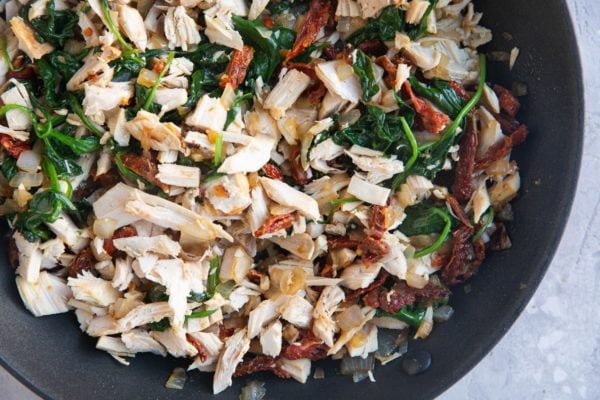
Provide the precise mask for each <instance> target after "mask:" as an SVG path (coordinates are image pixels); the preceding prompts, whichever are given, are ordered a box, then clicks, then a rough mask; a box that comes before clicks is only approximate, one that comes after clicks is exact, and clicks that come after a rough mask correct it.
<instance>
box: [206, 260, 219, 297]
mask: <svg viewBox="0 0 600 400" xmlns="http://www.w3.org/2000/svg"><path fill="white" fill-rule="evenodd" d="M220 271H221V257H219V256H216V257H214V258H213V259H211V260H210V268H209V269H208V284H207V286H208V287H207V292H208V293H209V294H210V296H211V297H212V296H213V295H214V294H215V290H217V285H218V284H219V273H220Z"/></svg>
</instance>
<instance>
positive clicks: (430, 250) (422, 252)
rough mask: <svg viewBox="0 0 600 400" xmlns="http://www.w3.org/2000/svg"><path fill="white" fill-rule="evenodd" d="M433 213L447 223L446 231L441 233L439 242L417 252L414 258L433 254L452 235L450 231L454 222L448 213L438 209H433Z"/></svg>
mask: <svg viewBox="0 0 600 400" xmlns="http://www.w3.org/2000/svg"><path fill="white" fill-rule="evenodd" d="M431 211H432V212H433V213H435V214H437V215H438V216H439V217H440V218H442V219H443V220H444V221H445V222H446V225H445V226H444V229H443V230H442V233H440V236H439V237H438V238H437V240H436V241H435V242H434V243H433V244H432V245H431V246H429V247H426V248H424V249H421V250H419V251H417V252H415V254H414V255H413V257H414V258H421V257H424V256H426V255H428V254H431V253H433V252H434V251H436V250H437V249H438V248H439V247H440V246H441V245H442V244H443V243H444V242H445V241H446V239H448V235H449V234H450V229H451V228H452V220H451V219H450V216H449V215H448V213H446V212H444V211H442V210H440V209H439V208H436V207H434V208H432V209H431Z"/></svg>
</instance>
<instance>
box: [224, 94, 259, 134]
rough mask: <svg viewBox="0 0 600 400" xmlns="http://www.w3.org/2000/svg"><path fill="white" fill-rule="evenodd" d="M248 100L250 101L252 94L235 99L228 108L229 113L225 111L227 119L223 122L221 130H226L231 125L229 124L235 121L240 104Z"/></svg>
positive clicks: (241, 95)
mask: <svg viewBox="0 0 600 400" xmlns="http://www.w3.org/2000/svg"><path fill="white" fill-rule="evenodd" d="M250 99H252V93H246V94H243V93H242V94H240V95H239V96H238V97H237V98H236V99H235V101H234V102H233V104H232V105H231V107H230V108H229V111H227V119H226V120H225V127H224V128H223V129H225V130H227V128H228V127H229V125H231V123H232V122H233V121H235V118H236V117H237V115H238V113H239V112H240V109H241V107H242V103H243V102H245V101H247V100H250Z"/></svg>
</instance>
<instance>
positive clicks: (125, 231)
mask: <svg viewBox="0 0 600 400" xmlns="http://www.w3.org/2000/svg"><path fill="white" fill-rule="evenodd" d="M136 235H137V230H136V229H135V228H134V227H133V226H130V225H127V226H123V227H121V228H119V229H117V230H116V231H115V233H114V234H113V236H112V237H111V238H108V239H104V246H103V247H104V251H106V252H107V253H108V254H109V255H111V256H112V255H113V254H115V252H116V251H117V249H116V248H115V245H114V243H113V240H115V239H121V238H126V237H131V236H136Z"/></svg>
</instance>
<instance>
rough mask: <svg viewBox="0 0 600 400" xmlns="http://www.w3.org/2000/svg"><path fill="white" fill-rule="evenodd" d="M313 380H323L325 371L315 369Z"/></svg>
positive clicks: (319, 368)
mask: <svg viewBox="0 0 600 400" xmlns="http://www.w3.org/2000/svg"><path fill="white" fill-rule="evenodd" d="M313 378H314V379H325V370H324V369H323V368H321V367H317V368H315V373H314V374H313Z"/></svg>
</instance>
